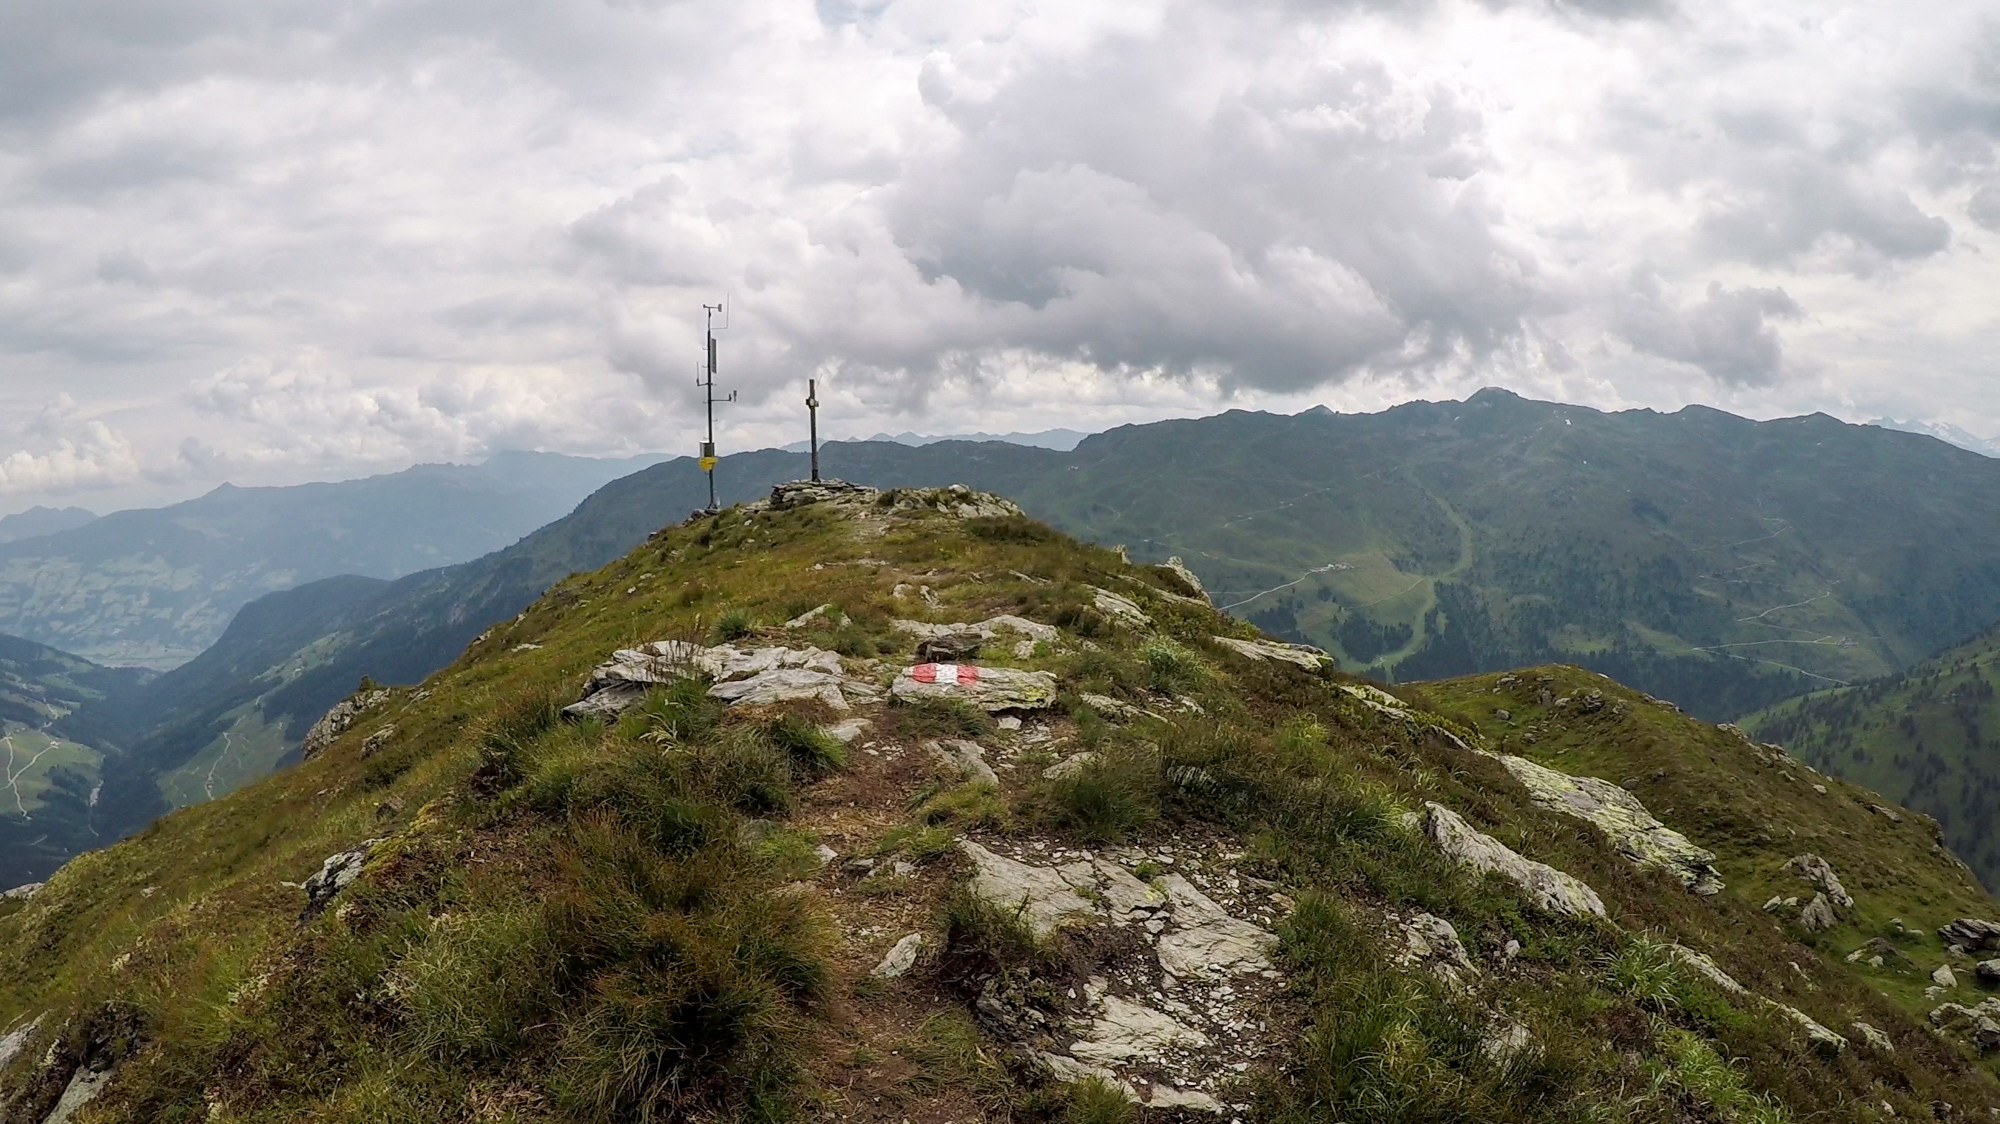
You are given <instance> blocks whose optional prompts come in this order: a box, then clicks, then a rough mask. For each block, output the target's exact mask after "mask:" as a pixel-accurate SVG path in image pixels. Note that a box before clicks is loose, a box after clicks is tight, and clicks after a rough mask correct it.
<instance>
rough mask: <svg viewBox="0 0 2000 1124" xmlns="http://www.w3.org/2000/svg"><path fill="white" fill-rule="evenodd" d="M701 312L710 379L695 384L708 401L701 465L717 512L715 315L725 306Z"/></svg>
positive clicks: (726, 322) (733, 394)
mask: <svg viewBox="0 0 2000 1124" xmlns="http://www.w3.org/2000/svg"><path fill="white" fill-rule="evenodd" d="M701 310H702V311H703V312H704V313H706V314H707V316H708V329H707V335H708V354H707V362H706V364H705V372H706V374H707V375H708V378H707V380H706V381H704V380H703V379H702V377H701V376H700V375H696V376H695V380H694V384H695V385H696V386H698V387H701V388H702V389H703V391H704V392H705V393H706V397H707V399H708V440H706V441H703V442H702V443H701V460H700V462H699V463H700V464H701V470H702V471H703V472H705V473H707V474H708V510H710V511H716V510H718V509H719V505H718V504H717V503H716V502H715V403H716V397H715V314H716V313H718V312H722V311H723V306H722V305H719V304H704V305H702V306H701ZM722 326H723V327H725V328H727V327H728V326H729V318H728V316H727V314H725V315H724V316H723V320H722ZM722 401H724V402H734V401H736V392H735V391H733V390H732V391H730V392H729V397H727V398H724V399H722Z"/></svg>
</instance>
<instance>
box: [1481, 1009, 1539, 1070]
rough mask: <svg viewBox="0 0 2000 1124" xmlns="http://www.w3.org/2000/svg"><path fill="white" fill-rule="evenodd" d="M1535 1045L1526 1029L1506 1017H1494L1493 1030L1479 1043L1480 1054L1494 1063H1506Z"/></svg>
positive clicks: (1532, 1037)
mask: <svg viewBox="0 0 2000 1124" xmlns="http://www.w3.org/2000/svg"><path fill="white" fill-rule="evenodd" d="M1534 1045H1535V1039H1534V1036H1533V1035H1531V1034H1529V1033H1528V1028H1527V1027H1526V1026H1524V1025H1523V1024H1521V1023H1520V1022H1517V1021H1516V1020H1514V1019H1510V1018H1507V1017H1506V1016H1504V1015H1502V1016H1496V1017H1495V1018H1494V1020H1493V1028H1492V1029H1491V1030H1490V1031H1488V1032H1487V1035H1486V1037H1485V1038H1484V1039H1482V1040H1481V1041H1480V1043H1479V1049H1480V1052H1481V1053H1484V1054H1485V1055H1486V1056H1487V1057H1488V1058H1491V1059H1492V1060H1493V1061H1496V1062H1502V1063H1504V1062H1506V1061H1508V1060H1509V1059H1512V1058H1515V1057H1519V1056H1520V1055H1522V1054H1525V1053H1527V1052H1528V1051H1529V1050H1530V1049H1532V1048H1533V1047H1534Z"/></svg>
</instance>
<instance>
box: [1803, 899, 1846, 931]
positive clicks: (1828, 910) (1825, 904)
mask: <svg viewBox="0 0 2000 1124" xmlns="http://www.w3.org/2000/svg"><path fill="white" fill-rule="evenodd" d="M1839 922H1840V918H1839V916H1838V915H1837V914H1835V913H1834V910H1833V900H1832V899H1831V898H1829V897H1827V896H1826V895H1825V894H1823V893H1819V894H1814V895H1813V896H1812V900H1811V901H1809V902H1807V903H1806V907H1805V908H1804V909H1802V910H1799V927H1800V928H1803V929H1804V930H1805V931H1806V932H1808V933H1824V932H1826V931H1827V930H1828V929H1831V928H1833V927H1834V926H1835V925H1837V924H1839Z"/></svg>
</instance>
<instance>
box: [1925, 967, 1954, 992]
mask: <svg viewBox="0 0 2000 1124" xmlns="http://www.w3.org/2000/svg"><path fill="white" fill-rule="evenodd" d="M1931 982H1932V983H1934V984H1936V985H1938V986H1939V987H1957V986H1958V976H1957V975H1956V974H1955V973H1954V972H1952V970H1951V965H1949V964H1940V965H1938V966H1937V969H1936V970H1935V971H1933V972H1932V973H1931Z"/></svg>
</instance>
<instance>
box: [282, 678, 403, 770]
mask: <svg viewBox="0 0 2000 1124" xmlns="http://www.w3.org/2000/svg"><path fill="white" fill-rule="evenodd" d="M388 697H389V692H387V691H382V690H375V691H356V692H354V693H353V694H351V695H349V696H347V697H346V698H344V699H342V700H340V701H339V702H337V703H334V704H333V706H332V708H331V709H329V710H328V711H327V712H326V713H325V714H322V715H320V716H319V721H317V722H315V723H313V724H312V728H311V729H309V730H307V731H306V736H305V739H304V740H303V741H301V742H299V759H300V760H302V761H311V760H312V759H313V758H314V757H316V756H318V755H319V752H320V751H321V750H323V749H325V748H326V747H327V746H329V745H332V744H333V740H334V739H335V738H338V737H339V736H340V735H342V734H344V733H346V732H347V729H348V727H350V726H352V725H354V720H355V719H357V718H359V717H361V715H362V714H363V713H364V712H366V711H368V710H369V709H371V708H373V707H376V706H379V705H381V704H382V703H383V702H384V701H385V700H387V699H388Z"/></svg>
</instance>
